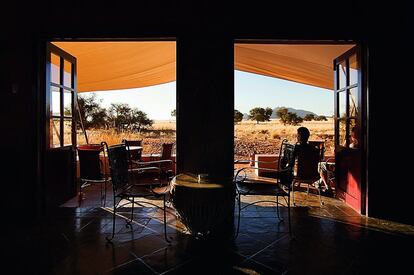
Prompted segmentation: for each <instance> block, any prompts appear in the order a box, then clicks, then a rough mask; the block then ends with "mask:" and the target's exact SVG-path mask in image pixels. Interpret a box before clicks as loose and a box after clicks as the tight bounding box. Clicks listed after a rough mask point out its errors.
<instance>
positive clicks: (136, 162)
mask: <svg viewBox="0 0 414 275" xmlns="http://www.w3.org/2000/svg"><path fill="white" fill-rule="evenodd" d="M164 163H173V161H172V160H170V159H164V160H152V161H134V164H136V165H141V166H144V167H145V166H147V165H156V164H164Z"/></svg>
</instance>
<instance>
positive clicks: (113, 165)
mask: <svg viewBox="0 0 414 275" xmlns="http://www.w3.org/2000/svg"><path fill="white" fill-rule="evenodd" d="M108 160H109V167H110V170H111V178H112V186H113V189H114V194H116V192H117V191H118V190H122V189H123V187H125V186H126V185H128V152H127V149H126V146H125V144H117V145H112V146H109V147H108Z"/></svg>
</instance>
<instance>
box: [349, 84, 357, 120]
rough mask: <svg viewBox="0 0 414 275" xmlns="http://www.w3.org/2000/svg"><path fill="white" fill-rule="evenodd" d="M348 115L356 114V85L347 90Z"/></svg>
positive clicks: (355, 115)
mask: <svg viewBox="0 0 414 275" xmlns="http://www.w3.org/2000/svg"><path fill="white" fill-rule="evenodd" d="M349 116H350V117H357V116H358V87H356V88H352V89H350V90H349Z"/></svg>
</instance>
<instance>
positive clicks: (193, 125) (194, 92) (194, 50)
mask: <svg viewBox="0 0 414 275" xmlns="http://www.w3.org/2000/svg"><path fill="white" fill-rule="evenodd" d="M177 46H178V51H177V55H178V56H179V60H178V63H177V169H178V171H177V172H178V173H181V172H193V173H209V174H214V175H217V176H231V175H232V173H233V159H234V157H233V155H234V152H233V148H234V144H233V142H234V138H233V133H234V123H233V108H234V92H233V91H234V80H233V76H234V62H233V58H232V57H233V41H232V40H231V39H229V38H226V37H224V38H223V37H203V38H198V39H197V38H194V37H191V38H190V37H183V38H180V39H179V41H178V45H177ZM229 57H230V58H229ZM190 68H191V69H190Z"/></svg>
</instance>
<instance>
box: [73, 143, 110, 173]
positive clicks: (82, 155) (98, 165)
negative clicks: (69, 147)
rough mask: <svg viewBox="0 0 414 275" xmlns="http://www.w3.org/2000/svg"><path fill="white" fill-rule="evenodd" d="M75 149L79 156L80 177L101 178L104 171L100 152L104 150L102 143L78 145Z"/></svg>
mask: <svg viewBox="0 0 414 275" xmlns="http://www.w3.org/2000/svg"><path fill="white" fill-rule="evenodd" d="M77 151H78V156H79V170H80V171H79V172H80V178H81V179H85V180H102V179H103V174H104V171H103V167H102V162H101V159H100V154H101V152H103V151H104V147H103V145H101V144H86V145H79V146H78V147H77Z"/></svg>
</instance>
